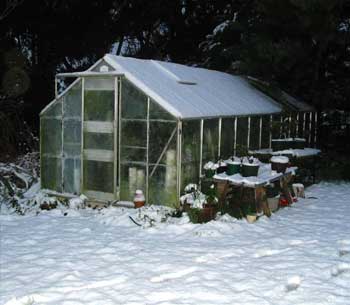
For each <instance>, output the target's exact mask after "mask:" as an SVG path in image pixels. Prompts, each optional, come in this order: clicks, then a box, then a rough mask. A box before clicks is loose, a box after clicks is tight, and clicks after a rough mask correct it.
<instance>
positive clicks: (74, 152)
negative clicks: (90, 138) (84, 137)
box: [63, 119, 81, 157]
mask: <svg viewBox="0 0 350 305" xmlns="http://www.w3.org/2000/svg"><path fill="white" fill-rule="evenodd" d="M63 154H64V156H65V157H67V156H75V157H77V156H80V154H81V121H78V120H75V119H64V120H63Z"/></svg>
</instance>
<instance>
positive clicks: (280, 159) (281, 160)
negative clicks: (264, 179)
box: [270, 156, 289, 164]
mask: <svg viewBox="0 0 350 305" xmlns="http://www.w3.org/2000/svg"><path fill="white" fill-rule="evenodd" d="M270 162H274V163H282V164H286V163H288V162H289V158H288V157H285V156H273V157H272V158H271V159H270Z"/></svg>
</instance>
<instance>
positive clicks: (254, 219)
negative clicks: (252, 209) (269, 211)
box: [247, 215, 256, 223]
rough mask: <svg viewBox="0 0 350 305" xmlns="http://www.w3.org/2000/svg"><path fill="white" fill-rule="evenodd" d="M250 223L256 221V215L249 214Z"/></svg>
mask: <svg viewBox="0 0 350 305" xmlns="http://www.w3.org/2000/svg"><path fill="white" fill-rule="evenodd" d="M247 221H248V223H253V222H256V215H247Z"/></svg>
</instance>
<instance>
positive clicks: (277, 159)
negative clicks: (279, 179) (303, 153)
mask: <svg viewBox="0 0 350 305" xmlns="http://www.w3.org/2000/svg"><path fill="white" fill-rule="evenodd" d="M270 162H271V169H272V170H274V171H276V172H277V173H285V171H286V169H287V167H288V165H289V158H288V157H285V156H273V157H272V158H271V159H270Z"/></svg>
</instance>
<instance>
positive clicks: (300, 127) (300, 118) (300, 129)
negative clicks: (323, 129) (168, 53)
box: [297, 112, 304, 138]
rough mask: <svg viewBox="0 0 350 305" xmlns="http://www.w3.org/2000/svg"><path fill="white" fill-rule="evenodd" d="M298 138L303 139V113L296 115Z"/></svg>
mask: <svg viewBox="0 0 350 305" xmlns="http://www.w3.org/2000/svg"><path fill="white" fill-rule="evenodd" d="M297 137H298V138H304V113H303V112H299V113H298V134H297Z"/></svg>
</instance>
